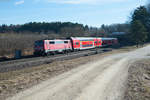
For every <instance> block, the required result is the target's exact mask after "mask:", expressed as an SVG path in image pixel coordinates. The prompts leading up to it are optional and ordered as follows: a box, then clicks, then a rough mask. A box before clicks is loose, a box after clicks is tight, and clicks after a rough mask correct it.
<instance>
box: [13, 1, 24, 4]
mask: <svg viewBox="0 0 150 100" xmlns="http://www.w3.org/2000/svg"><path fill="white" fill-rule="evenodd" d="M23 3H24V0H21V1H17V2H15V5H21V4H23Z"/></svg>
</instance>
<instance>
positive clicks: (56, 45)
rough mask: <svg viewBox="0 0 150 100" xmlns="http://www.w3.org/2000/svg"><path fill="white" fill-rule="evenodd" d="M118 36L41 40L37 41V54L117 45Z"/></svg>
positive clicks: (35, 49)
mask: <svg viewBox="0 0 150 100" xmlns="http://www.w3.org/2000/svg"><path fill="white" fill-rule="evenodd" d="M117 43H118V40H117V38H97V37H71V38H69V39H66V40H63V39H62V40H60V39H59V40H58V39H55V40H39V41H36V42H35V45H34V54H35V55H49V54H55V53H60V52H61V53H64V52H70V51H78V50H85V49H92V48H99V47H104V46H110V45H115V44H117Z"/></svg>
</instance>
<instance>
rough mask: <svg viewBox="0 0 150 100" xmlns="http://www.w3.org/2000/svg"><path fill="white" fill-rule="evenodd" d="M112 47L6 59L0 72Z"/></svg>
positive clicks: (70, 57) (0, 67)
mask: <svg viewBox="0 0 150 100" xmlns="http://www.w3.org/2000/svg"><path fill="white" fill-rule="evenodd" d="M111 50H112V48H102V49H91V50H86V51H78V52H71V53H68V54H65V55H64V54H58V55H55V56H48V57H32V58H26V59H18V60H12V61H5V62H0V72H9V71H15V70H20V69H23V68H27V67H34V66H38V65H42V64H48V63H51V62H53V61H61V60H68V59H74V58H78V57H83V56H89V55H94V54H97V53H103V52H106V51H111Z"/></svg>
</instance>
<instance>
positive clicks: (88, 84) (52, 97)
mask: <svg viewBox="0 0 150 100" xmlns="http://www.w3.org/2000/svg"><path fill="white" fill-rule="evenodd" d="M149 53H150V46H146V47H143V48H140V49H137V50H135V51H131V52H128V53H119V54H115V55H111V56H107V57H105V58H103V59H99V60H97V61H95V62H92V63H91V62H90V63H87V64H84V65H82V66H80V67H77V68H75V69H72V70H70V71H68V72H66V73H63V74H61V75H58V76H56V77H54V78H52V79H49V80H47V81H44V82H42V83H41V84H39V85H36V86H34V87H32V88H30V89H27V90H25V91H23V92H21V93H18V94H17V95H15V96H14V97H11V98H8V100H122V99H123V94H124V90H125V88H126V80H127V76H128V67H129V65H130V64H131V63H133V62H134V61H135V60H136V59H141V58H145V57H146V56H147V55H148V54H149Z"/></svg>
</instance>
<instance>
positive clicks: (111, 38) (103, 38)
mask: <svg viewBox="0 0 150 100" xmlns="http://www.w3.org/2000/svg"><path fill="white" fill-rule="evenodd" d="M101 39H102V40H112V39H117V38H101Z"/></svg>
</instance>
